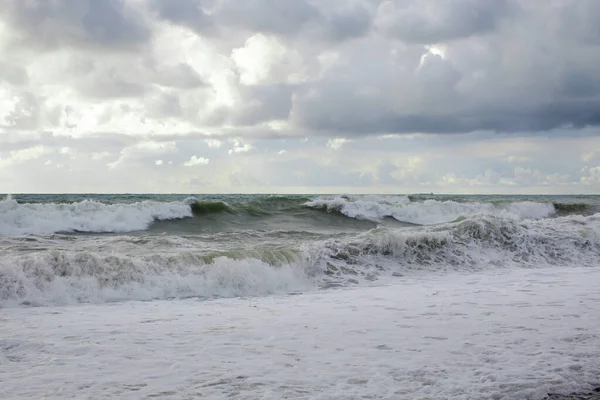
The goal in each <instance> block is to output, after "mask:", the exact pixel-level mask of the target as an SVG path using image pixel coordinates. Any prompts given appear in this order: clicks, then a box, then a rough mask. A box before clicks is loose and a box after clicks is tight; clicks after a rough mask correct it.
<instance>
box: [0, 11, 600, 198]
mask: <svg viewBox="0 0 600 400" xmlns="http://www.w3.org/2000/svg"><path fill="white" fill-rule="evenodd" d="M598 65H600V3H599V2H598V1H596V0H539V1H538V0H457V1H453V2H448V1H446V0H388V1H376V0H352V1H347V0H332V1H327V2H319V1H309V0H293V1H292V0H280V1H270V0H248V1H245V2H239V1H233V0H106V1H94V0H53V1H46V0H28V1H23V0H3V1H2V7H0V172H1V174H0V177H1V178H0V184H2V185H4V187H6V188H7V190H11V191H13V190H14V191H121V190H127V191H130V190H131V189H132V188H131V187H130V186H129V188H128V189H123V188H124V187H127V182H129V183H130V184H131V182H132V181H133V180H134V173H135V174H144V175H149V176H150V175H152V179H148V180H145V181H140V180H135V181H136V182H138V183H137V184H138V185H140V186H139V188H136V189H135V190H137V191H153V190H156V188H158V189H160V191H196V192H206V191H209V192H210V191H234V192H235V191H238V192H239V191H271V190H277V191H313V190H319V191H321V190H322V191H328V190H333V189H335V190H349V191H379V189H381V190H385V191H388V189H389V191H396V192H402V191H405V190H404V189H406V190H407V191H408V190H416V189H420V188H424V190H425V191H429V189H427V188H428V187H432V188H434V189H432V190H438V189H439V190H446V191H471V192H480V191H496V192H502V191H505V192H506V191H525V190H532V191H536V190H541V191H554V192H556V191H563V192H569V191H573V190H576V191H587V192H594V191H595V192H597V191H598V188H599V187H600V182H598V171H599V170H600V169H598V168H599V166H600V160H599V159H598V154H597V153H596V152H594V148H600V145H599V143H598V141H597V138H598V136H599V135H598V133H599V132H600V128H599V125H600V69H599V68H598V67H597V66H598ZM397 135H399V136H397ZM398 137H400V138H398ZM386 138H387V139H386ZM217 143H218V145H217ZM492 143H493V145H494V146H503V147H506V146H507V144H510V145H511V146H512V147H511V148H506V149H505V150H504V151H503V152H502V154H496V155H493V156H489V157H488V156H485V155H481V156H480V155H479V154H477V153H476V152H473V151H467V152H465V153H464V154H463V157H462V158H457V157H456V154H458V153H457V152H458V150H456V149H457V148H461V149H463V148H467V147H469V148H479V147H482V146H483V147H485V146H491V144H492ZM523 143H536V144H535V146H537V147H538V150H536V149H535V148H528V150H527V151H525V150H522V149H521V148H520V147H519V146H521V145H522V144H523ZM535 146H534V147H535ZM590 146H591V147H590ZM594 146H598V147H594ZM485 148H487V147H485ZM66 149H68V150H66ZM539 149H544V152H540V150H539ZM486 151H487V150H485V151H482V153H481V154H487V153H486ZM461 154H462V153H461ZM325 160H326V161H325ZM39 169H43V170H44V173H42V174H37V175H36V172H34V171H39ZM167 170H168V172H164V174H163V173H162V172H160V171H167ZM439 171H444V172H445V173H444V174H441V173H440V172H439ZM86 174H87V176H88V180H86V178H85V176H86ZM89 174H92V175H94V176H98V179H97V182H95V181H94V180H93V176H90V175H89ZM37 176H43V177H44V180H43V181H42V182H38V179H37V178H36V177H37ZM155 181H156V182H155ZM92 182H94V183H92ZM143 182H146V183H143ZM152 182H155V183H152ZM40 185H41V186H40ZM82 185H83V186H82ZM46 186H50V187H48V188H46ZM52 187H54V189H52ZM42 188H43V189H42Z"/></svg>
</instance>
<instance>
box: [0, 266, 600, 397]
mask: <svg viewBox="0 0 600 400" xmlns="http://www.w3.org/2000/svg"><path fill="white" fill-rule="evenodd" d="M598 293H600V270H599V269H598V268H597V267H596V268H588V269H585V268H576V267H575V268H572V269H546V270H543V269H542V270H513V271H507V272H503V273H501V274H494V273H489V272H486V273H481V274H469V275H457V274H456V275H450V276H444V277H437V278H436V277H431V276H425V277H421V278H404V279H403V280H398V281H396V282H395V284H394V285H391V286H387V287H376V288H357V289H354V290H336V291H324V292H318V293H308V294H302V295H298V296H274V297H265V298H257V299H221V300H216V301H210V302H198V301H196V300H194V299H188V300H177V301H153V302H127V303H118V304H111V305H105V306H91V305H86V306H77V307H50V308H28V309H4V310H2V321H1V324H2V325H1V326H2V335H1V337H0V366H4V367H5V368H4V369H2V385H0V398H3V399H25V398H46V399H65V398H81V399H92V398H94V399H96V398H124V399H129V398H140V399H141V398H169V399H174V400H179V399H190V398H203V399H225V398H232V399H265V400H275V399H277V400H278V399H282V398H289V399H308V398H310V399H319V400H326V399H359V398H361V399H366V398H371V399H373V398H380V399H388V400H402V399H419V400H425V399H453V400H455V399H456V400H471V399H477V400H492V399H503V400H523V399H530V400H542V399H543V398H544V397H545V395H546V394H547V393H549V392H559V393H570V392H574V391H586V390H590V389H592V388H593V387H594V386H592V385H598V383H599V382H598V377H599V376H600V364H599V363H598V360H600V346H599V345H598V344H599V341H600V334H599V332H598V326H600V303H599V302H598Z"/></svg>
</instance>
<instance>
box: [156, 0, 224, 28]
mask: <svg viewBox="0 0 600 400" xmlns="http://www.w3.org/2000/svg"><path fill="white" fill-rule="evenodd" d="M211 3H212V2H211V1H206V0H151V1H150V4H151V7H152V9H153V10H154V11H156V12H157V13H158V15H159V17H160V18H162V19H164V20H167V21H169V22H171V23H174V24H178V25H183V26H187V27H188V28H190V29H192V30H193V31H195V32H197V33H198V34H200V35H205V34H211V33H213V32H214V28H215V26H214V25H213V21H212V19H211V17H210V16H209V15H207V14H206V12H205V11H204V9H205V7H209V6H211Z"/></svg>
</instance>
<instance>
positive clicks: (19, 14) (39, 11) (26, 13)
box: [0, 0, 151, 49]
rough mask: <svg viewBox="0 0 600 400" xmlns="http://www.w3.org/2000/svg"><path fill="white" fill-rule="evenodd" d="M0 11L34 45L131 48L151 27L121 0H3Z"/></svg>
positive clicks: (146, 34)
mask: <svg viewBox="0 0 600 400" xmlns="http://www.w3.org/2000/svg"><path fill="white" fill-rule="evenodd" d="M0 13H1V14H2V15H3V16H4V18H5V19H6V20H7V21H8V22H9V23H10V24H11V25H12V27H13V28H14V29H16V30H18V31H19V32H20V33H21V35H22V36H23V37H24V38H25V40H27V41H28V44H29V45H31V46H35V47H36V48H56V47H62V46H96V47H109V48H112V49H119V48H122V49H131V48H132V47H137V46H139V45H141V44H143V43H145V42H146V41H147V40H148V39H149V38H150V36H151V31H150V29H149V27H148V26H146V24H145V23H144V20H143V19H142V18H141V17H140V15H139V14H138V13H136V12H135V11H134V10H130V9H129V8H128V7H126V6H125V3H124V1H123V0H102V1H97V0H52V1H48V0H29V1H23V0H4V1H3V3H2V11H0Z"/></svg>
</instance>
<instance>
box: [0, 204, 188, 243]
mask: <svg viewBox="0 0 600 400" xmlns="http://www.w3.org/2000/svg"><path fill="white" fill-rule="evenodd" d="M191 216H192V210H191V208H190V205H189V204H187V203H186V202H169V203H166V202H155V201H142V202H137V203H130V204H122V203H118V204H104V203H101V202H98V201H94V200H84V201H81V202H77V203H67V204H63V203H60V204H56V203H36V204H31V203H24V204H19V203H17V202H16V201H15V200H13V199H11V198H7V199H6V200H3V201H0V235H4V236H21V235H30V234H38V235H47V234H52V233H57V232H134V231H141V230H145V229H147V228H148V227H149V226H150V224H152V222H154V221H162V220H169V219H181V218H186V217H191Z"/></svg>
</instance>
